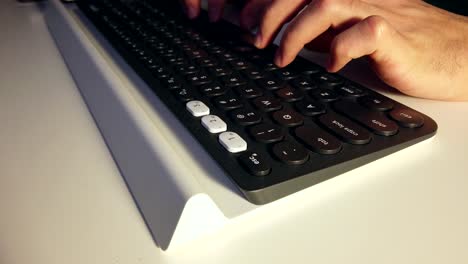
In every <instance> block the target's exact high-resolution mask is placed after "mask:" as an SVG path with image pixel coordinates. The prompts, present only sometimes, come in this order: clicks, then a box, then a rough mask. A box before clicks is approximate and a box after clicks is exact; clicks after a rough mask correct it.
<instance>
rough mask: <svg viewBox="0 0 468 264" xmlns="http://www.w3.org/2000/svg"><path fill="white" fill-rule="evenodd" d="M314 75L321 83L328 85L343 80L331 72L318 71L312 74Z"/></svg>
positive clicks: (336, 83)
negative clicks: (318, 72)
mask: <svg viewBox="0 0 468 264" xmlns="http://www.w3.org/2000/svg"><path fill="white" fill-rule="evenodd" d="M314 77H315V78H316V79H318V80H319V81H320V82H321V83H323V84H326V85H330V86H333V85H338V84H340V83H342V82H343V80H342V79H341V78H340V77H339V76H338V75H334V74H331V73H320V74H317V75H314Z"/></svg>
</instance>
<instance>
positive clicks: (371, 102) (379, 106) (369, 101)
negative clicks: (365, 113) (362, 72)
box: [358, 95, 393, 111]
mask: <svg viewBox="0 0 468 264" xmlns="http://www.w3.org/2000/svg"><path fill="white" fill-rule="evenodd" d="M358 101H359V103H361V104H362V105H364V106H365V107H367V108H369V109H372V110H377V111H388V110H390V109H392V108H393V102H392V101H390V100H389V99H387V98H385V97H383V96H379V95H367V96H364V97H361V98H359V99H358Z"/></svg>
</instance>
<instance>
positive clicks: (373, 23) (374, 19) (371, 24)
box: [365, 16, 389, 40]
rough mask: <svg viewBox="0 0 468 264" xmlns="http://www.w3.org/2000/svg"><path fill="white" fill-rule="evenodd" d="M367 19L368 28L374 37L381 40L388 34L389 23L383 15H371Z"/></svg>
mask: <svg viewBox="0 0 468 264" xmlns="http://www.w3.org/2000/svg"><path fill="white" fill-rule="evenodd" d="M365 21H366V25H367V28H368V30H369V32H370V34H371V36H372V37H373V38H374V39H376V40H379V39H381V38H382V37H383V36H385V35H386V34H387V32H388V29H389V25H388V23H387V21H386V20H385V19H384V18H383V17H380V16H370V17H368V18H366V20H365Z"/></svg>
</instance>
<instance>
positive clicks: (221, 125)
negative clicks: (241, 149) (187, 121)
mask: <svg viewBox="0 0 468 264" xmlns="http://www.w3.org/2000/svg"><path fill="white" fill-rule="evenodd" d="M201 122H202V125H203V126H204V127H205V128H206V129H207V130H208V131H210V133H212V134H216V133H221V132H224V131H226V130H227V125H226V123H225V122H224V121H223V120H222V119H221V118H219V117H218V116H216V115H206V116H204V117H202V119H201Z"/></svg>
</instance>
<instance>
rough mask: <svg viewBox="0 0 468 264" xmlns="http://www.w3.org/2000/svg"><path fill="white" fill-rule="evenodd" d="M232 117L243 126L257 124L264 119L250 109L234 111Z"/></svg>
mask: <svg viewBox="0 0 468 264" xmlns="http://www.w3.org/2000/svg"><path fill="white" fill-rule="evenodd" d="M231 117H232V119H234V121H236V122H237V123H238V124H240V125H242V126H248V125H253V124H257V123H260V122H261V121H262V117H261V116H260V115H259V114H258V113H257V112H255V111H252V110H248V109H237V110H234V111H232V113H231Z"/></svg>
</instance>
